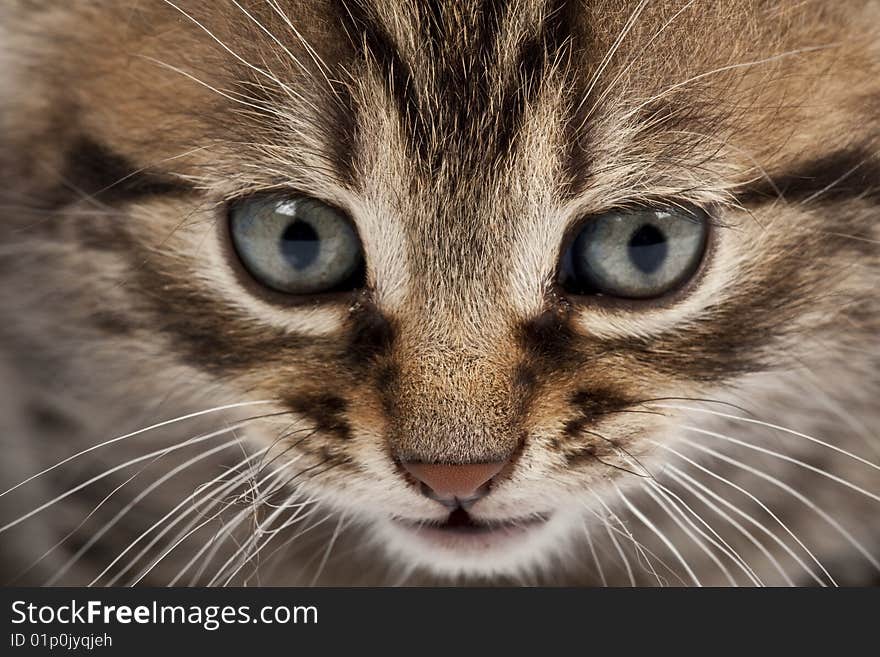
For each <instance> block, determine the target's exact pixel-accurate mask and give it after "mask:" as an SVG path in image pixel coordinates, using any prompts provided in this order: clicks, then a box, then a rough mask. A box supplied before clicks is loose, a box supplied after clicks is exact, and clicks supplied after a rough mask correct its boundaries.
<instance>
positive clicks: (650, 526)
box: [611, 482, 702, 586]
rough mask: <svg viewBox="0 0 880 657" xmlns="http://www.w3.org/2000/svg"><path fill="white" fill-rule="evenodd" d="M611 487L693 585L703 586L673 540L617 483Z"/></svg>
mask: <svg viewBox="0 0 880 657" xmlns="http://www.w3.org/2000/svg"><path fill="white" fill-rule="evenodd" d="M611 485H612V486H613V487H614V490H615V491H616V492H617V494H618V496H619V497H620V499H621V500H622V501H623V503H624V504H625V505H626V507H627V508H628V509H629V510H630V511H631V512H632V513H633V515H635V516H636V518H638V519H639V520H641V521H642V523H643V524H644V525H645V526H646V527H647V528H648V529H650V530H651V531H652V532H654V534H656V536H657V537H658V538H659V539H660V540H661V541H662V542H663V544H664V545H665V546H666V547H667V548H668V549H669V551H670V552H672V554H673V555H675V558H676V559H678V561H679V563H680V564H681V565H682V566H683V567H684V569H685V572H687V574H688V577H690V578H691V580H692V581H693V583H694V584H696V585H697V586H702V583H701V582H700V579H699V578H698V577H697V574H696V573H695V572H694V571H693V569H692V568H691V566H690V564H689V563H688V562H687V560H686V559H685V558H684V557H683V556H682V554H681V552H680V551H679V550H678V548H677V547H676V546H675V544H674V543H673V542H672V541H671V540H669V537H667V536H666V534H664V533H663V532H662V531H660V529H658V528H657V526H656V525H655V524H654V523H653V522H652V521H651V519H650V518H648V517H647V516H646V515H645V514H644V513H642V511H640V510H639V509H638V507H636V506H635V504H633V503H632V502H631V501H630V500H629V498H627V496H626V495H624V493H623V491H622V490H621V489H620V487H619V486H618V485H617V484H616V483H614V482H612V484H611Z"/></svg>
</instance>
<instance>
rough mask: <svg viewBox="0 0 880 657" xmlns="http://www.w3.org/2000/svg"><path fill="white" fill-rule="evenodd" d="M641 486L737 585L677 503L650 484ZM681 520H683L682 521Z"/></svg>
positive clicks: (731, 582) (703, 534)
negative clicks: (662, 495) (663, 495)
mask: <svg viewBox="0 0 880 657" xmlns="http://www.w3.org/2000/svg"><path fill="white" fill-rule="evenodd" d="M642 488H643V489H644V491H645V492H646V493H647V494H648V496H649V497H650V498H651V499H652V500H654V502H655V503H656V504H657V506H659V507H660V508H661V509H663V510H664V511H666V513H667V515H668V516H669V517H670V518H671V519H672V521H673V522H674V523H675V524H676V525H677V526H678V528H679V529H681V531H683V532H684V533H685V535H687V537H688V538H690V539H691V541H693V543H694V545H696V546H697V547H699V548H700V549H701V550H702V551H703V552H704V553H705V554H706V556H708V557H709V559H711V560H712V562H713V563H714V564H715V565H716V566H718V569H719V570H720V571H721V572H722V573H723V574H724V576H725V577H726V578H727V581H728V582H729V583H730V585H731V586H736V585H737V582H736V579H734V577H733V575H731V574H730V571H729V570H728V569H727V566H725V565H724V564H723V563H722V562H721V560H720V559H719V558H718V557H717V556H716V555H715V553H714V552H713V551H712V550H710V549H709V548H708V547H707V546H706V544H705V543H704V542H703V541H702V540H701V538H700V536H697V534H701V535H702V537H703V538H708V537H706V535H705V533H704V532H701V531H700V530H699V529H698V528H697V527H696V525H694V524H693V521H691V520H690V518H688V517H687V516H686V515H685V513H684V512H683V511H682V510H681V509H680V508H679V507H678V505H676V504H675V503H674V502H673V501H672V499H671V498H664V497H661V495H660V494H659V493H658V492H657V491H655V490H653V489H652V488H651V487H650V486H648V485H646V484H644V485H643V486H642ZM658 490H659V489H658ZM682 520H683V521H684V522H682ZM685 523H687V524H688V525H690V528H689V527H688V526H686V524H685ZM694 530H695V531H696V532H697V534H695V533H694ZM710 542H711V543H713V545H716V547H717V544H716V543H714V541H711V540H710Z"/></svg>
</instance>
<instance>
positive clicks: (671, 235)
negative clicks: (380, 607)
mask: <svg viewBox="0 0 880 657" xmlns="http://www.w3.org/2000/svg"><path fill="white" fill-rule="evenodd" d="M0 13H2V18H0V25H2V27H0V35H2V36H0V39H2V49H0V52H2V60H0V76H2V77H0V85H2V93H0V98H2V101H0V112H2V114H0V120H2V127H0V186H2V192H0V195H2V214H3V220H2V222H0V233H2V245H0V276H2V280H3V286H2V294H0V307H2V313H3V318H4V321H3V322H2V325H0V436H2V441H3V454H4V456H3V459H2V461H0V489H2V491H3V495H2V496H0V526H2V528H0V543H2V552H3V555H4V557H3V563H2V568H0V571H2V573H0V574H2V576H3V581H4V582H5V583H29V584H43V583H59V584H93V585H107V584H138V583H140V584H154V585H165V584H175V585H185V584H206V585H225V584H271V585H274V584H296V585H300V584H320V585H325V584H333V585H363V584H373V585H376V584H380V585H391V584H450V583H462V584H493V585H494V584H550V585H553V584H578V585H580V584H590V585H595V584H607V585H629V584H639V585H696V584H703V585H707V584H711V585H792V584H793V585H835V584H838V585H840V584H865V583H870V582H872V581H876V577H877V573H878V571H880V522H878V518H880V516H878V514H880V466H878V462H880V456H878V453H880V439H878V434H877V426H878V419H880V408H878V403H877V399H878V396H880V379H878V368H877V365H878V355H880V350H878V342H877V335H878V333H877V330H878V318H880V315H878V306H877V294H876V288H877V282H878V264H880V263H878V248H877V244H878V242H877V240H878V238H880V234H878V233H880V230H878V226H880V222H878V221H877V218H878V212H880V3H878V2H876V1H871V0H868V1H857V0H847V1H844V2H839V3H819V2H800V1H795V0H784V1H781V2H780V1H778V0H775V1H773V2H769V1H768V2H763V1H748V2H747V1H744V0H743V1H739V0H735V1H732V2H725V3H715V2H708V1H707V0H690V1H684V0H681V1H671V0H669V1H665V0H656V1H652V2H649V1H647V0H643V1H641V2H629V3H622V2H610V1H603V0H588V1H586V2H574V1H572V0H567V1H566V0H508V1H506V2H503V1H498V2H478V1H476V0H455V1H453V0H448V1H447V0H434V1H431V2H416V3H400V2H383V1H381V0H220V1H216V2H214V1H211V2H208V1H197V0H174V1H171V0H142V1H139V2H134V1H124V2H119V1H117V0H113V1H110V0H83V1H81V2H75V3H58V2H49V1H46V2H40V1H28V2H25V1H24V0H20V1H15V0H13V1H11V2H5V3H3V8H2V9H0Z"/></svg>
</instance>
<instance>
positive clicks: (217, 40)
mask: <svg viewBox="0 0 880 657" xmlns="http://www.w3.org/2000/svg"><path fill="white" fill-rule="evenodd" d="M232 1H233V2H234V4H236V6H238V3H236V2H235V0H232ZM162 2H164V3H165V4H166V5H169V6H170V7H173V8H174V9H175V10H177V11H178V12H180V13H181V14H182V15H183V16H185V17H186V18H187V19H188V20H190V21H192V22H193V23H194V24H195V25H196V26H198V27H199V29H201V30H202V31H203V32H204V33H205V34H207V35H208V36H209V37H210V38H211V39H212V40H213V41H214V42H215V43H217V44H218V45H219V46H220V47H221V48H223V50H225V51H226V52H227V53H229V54H230V55H232V57H234V58H235V59H236V61H238V62H240V63H241V64H243V65H244V66H246V67H247V68H248V69H250V70H252V71H254V72H255V73H257V74H259V75H261V76H262V77H264V78H266V79H268V80H270V81H271V82H273V83H274V84H277V85H278V87H279V88H280V89H282V90H283V91H284V92H285V93H287V94H288V96H290V98H292V99H294V100H296V101H297V102H299V103H302V104H304V105H306V106H308V107H310V108H311V109H312V110H314V111H315V112H316V113H318V112H319V110H318V108H317V107H315V105H314V104H313V103H311V102H310V101H309V100H308V99H306V98H304V97H303V96H302V95H301V94H299V93H297V92H296V91H294V90H293V89H292V88H291V87H290V86H289V85H287V84H285V83H284V82H282V81H281V80H280V79H279V78H278V76H276V75H272V74H271V73H269V72H268V71H266V70H264V69H262V68H260V67H258V66H254V65H253V64H252V63H251V62H249V61H247V60H246V59H245V58H244V57H242V56H241V55H239V54H238V53H237V52H235V51H234V50H232V48H230V47H229V46H228V45H226V44H225V43H224V42H223V40H222V39H220V38H218V37H217V36H216V35H215V34H214V33H213V32H211V30H209V29H208V28H207V27H206V26H205V25H204V24H202V23H201V22H199V21H198V20H197V19H196V18H195V17H193V16H192V15H191V14H189V13H187V12H186V11H184V10H183V9H181V8H180V7H179V6H178V5H176V4H175V3H173V2H171V0H162Z"/></svg>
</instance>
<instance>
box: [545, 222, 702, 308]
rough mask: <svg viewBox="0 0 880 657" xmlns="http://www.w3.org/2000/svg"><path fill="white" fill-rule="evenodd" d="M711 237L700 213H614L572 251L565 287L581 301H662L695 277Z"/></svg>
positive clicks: (566, 260)
mask: <svg viewBox="0 0 880 657" xmlns="http://www.w3.org/2000/svg"><path fill="white" fill-rule="evenodd" d="M707 235H708V218H707V216H706V214H705V213H704V212H702V211H700V210H694V211H686V210H681V209H677V208H676V209H653V210H636V211H629V212H627V211H621V212H609V213H606V214H603V215H600V216H598V217H595V218H593V219H590V220H588V221H587V222H586V223H585V224H584V226H583V228H581V231H580V233H579V234H578V235H577V236H576V237H575V239H574V241H573V242H572V244H571V246H569V247H568V249H567V250H566V252H565V254H564V255H563V257H562V263H561V266H560V284H561V285H562V287H563V288H564V289H565V290H566V291H567V292H571V293H573V294H580V295H586V294H603V295H607V296H613V297H621V298H626V299H650V298H655V297H660V296H663V295H664V294H666V293H668V292H670V291H672V290H673V289H675V288H677V287H679V286H680V285H682V284H683V283H684V282H685V281H687V280H688V279H689V278H690V277H691V276H693V274H694V272H695V271H696V270H697V267H698V266H699V264H700V262H701V261H702V258H703V253H704V252H705V250H706V241H707V239H706V238H707Z"/></svg>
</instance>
